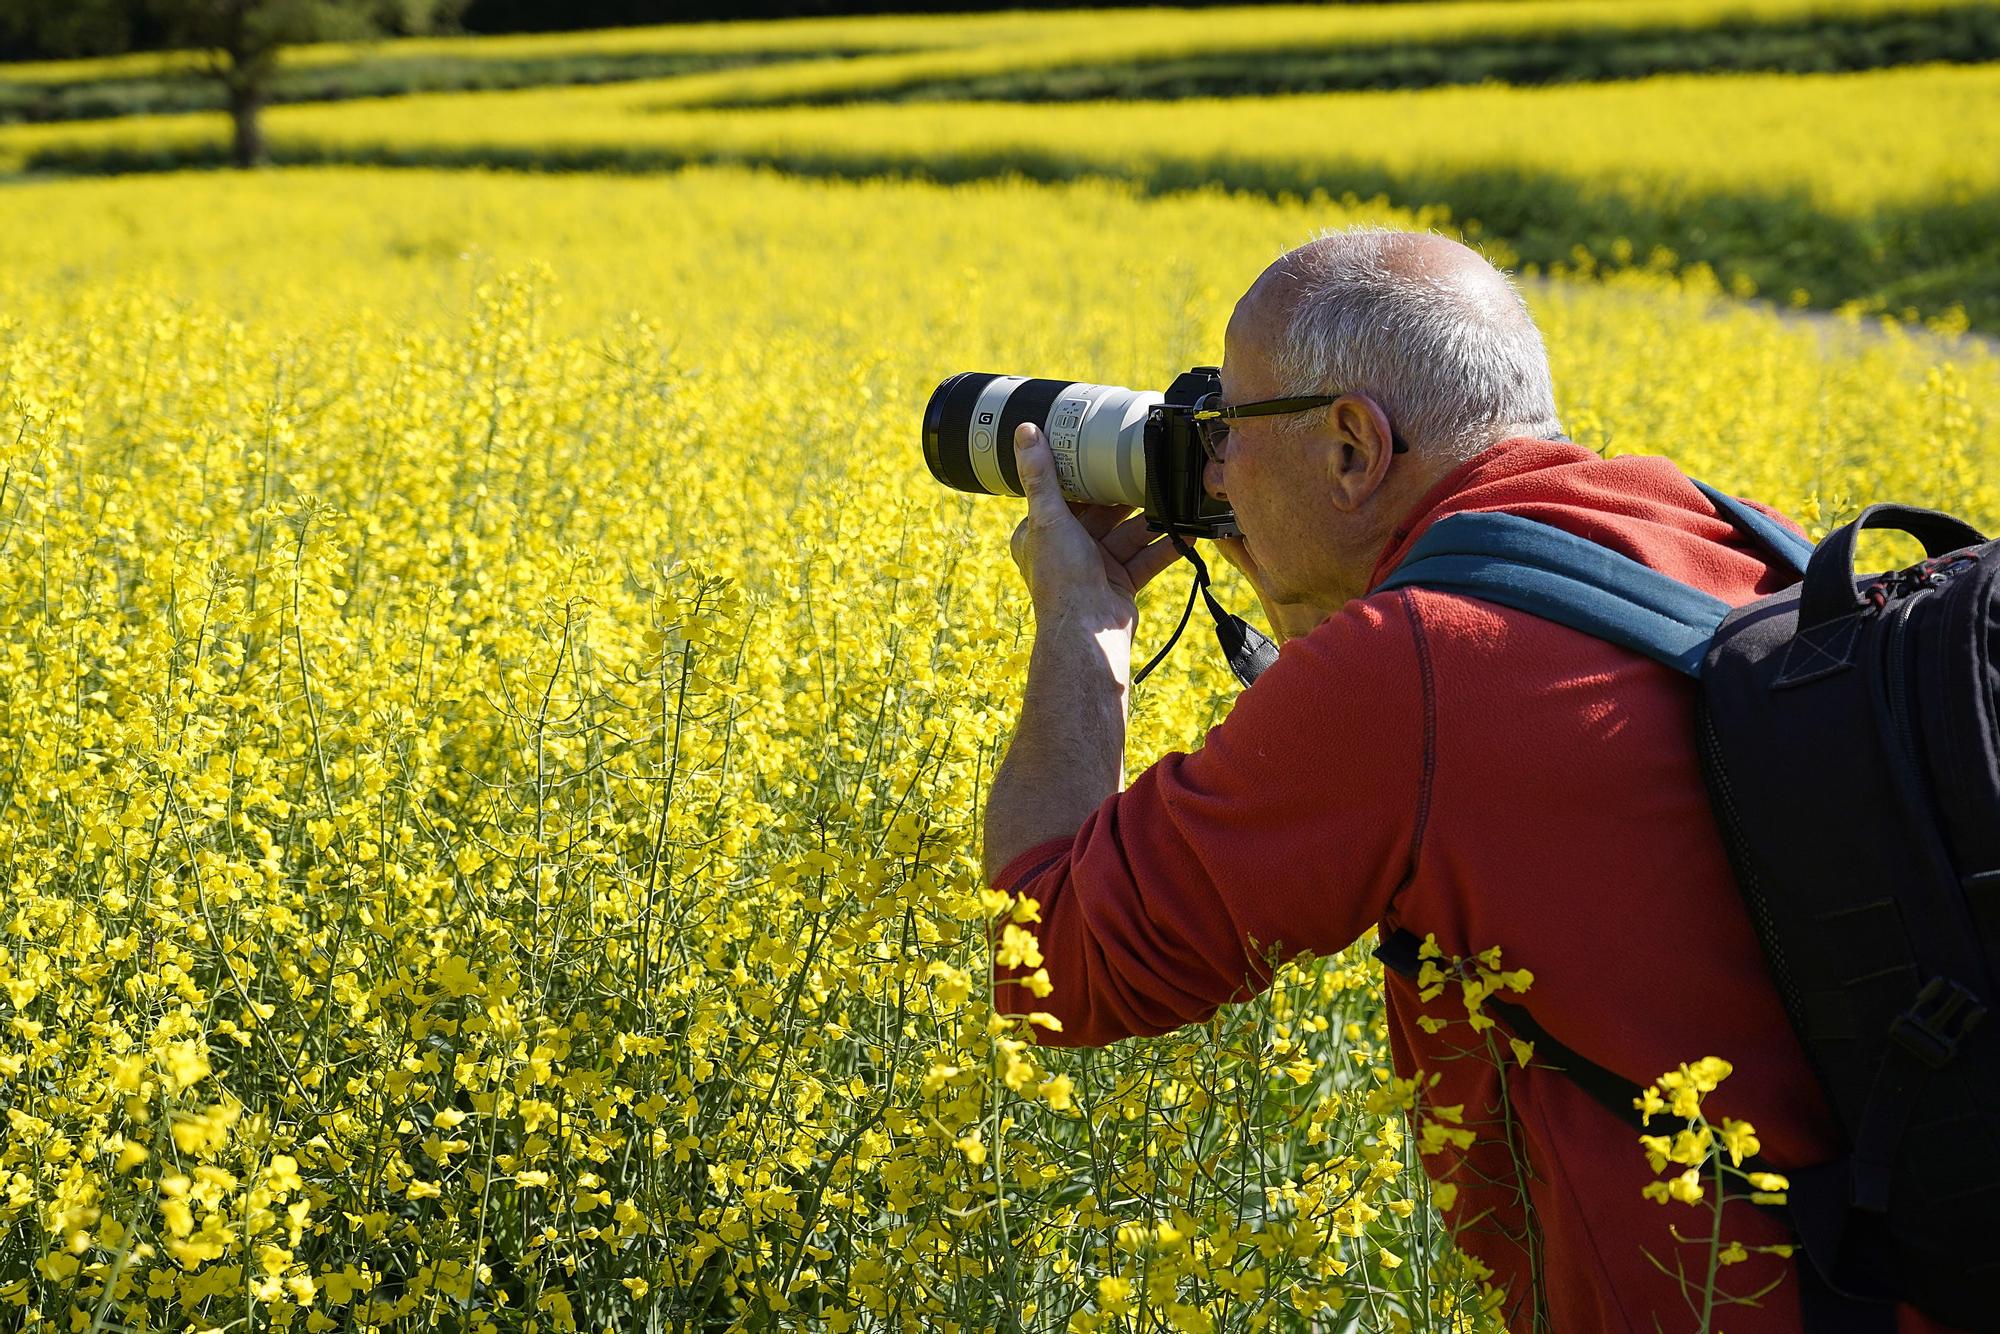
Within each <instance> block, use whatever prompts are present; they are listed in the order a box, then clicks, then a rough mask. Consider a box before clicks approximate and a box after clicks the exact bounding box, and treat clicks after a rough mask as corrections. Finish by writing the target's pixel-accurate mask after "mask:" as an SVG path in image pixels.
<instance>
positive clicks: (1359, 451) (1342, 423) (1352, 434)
mask: <svg viewBox="0 0 2000 1334" xmlns="http://www.w3.org/2000/svg"><path fill="white" fill-rule="evenodd" d="M1326 431H1327V435H1328V437H1329V439H1328V442H1327V443H1328V447H1329V451H1330V452H1329V454H1328V457H1327V473H1328V480H1329V481H1330V482H1331V483H1332V484H1333V493H1334V504H1335V506H1337V507H1338V508H1339V509H1341V510H1343V511H1345V512H1347V513H1350V514H1351V513H1353V512H1354V511H1356V510H1358V509H1360V508H1361V507H1362V506H1363V505H1365V504H1367V503H1368V499H1369V497H1371V496H1373V495H1374V494H1375V492H1376V491H1377V489H1379V488H1380V487H1381V485H1382V479H1383V478H1384V477H1386V476H1388V475H1389V458H1390V455H1391V454H1393V453H1394V452H1395V439H1394V436H1393V434H1392V433H1391V432H1390V430H1389V417H1388V414H1387V413H1385V412H1383V411H1382V406H1381V404H1379V403H1377V402H1376V401H1375V400H1374V399H1372V398H1370V397H1368V395H1366V394H1342V395H1341V396H1340V397H1339V398H1337V399H1335V400H1334V401H1333V403H1332V404H1331V405H1330V406H1329V407H1328V408H1327V410H1326Z"/></svg>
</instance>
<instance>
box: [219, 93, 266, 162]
mask: <svg viewBox="0 0 2000 1334" xmlns="http://www.w3.org/2000/svg"><path fill="white" fill-rule="evenodd" d="M263 110H264V89H263V87H262V86H261V85H257V84H249V83H239V82H237V81H235V80H231V81H230V84H229V118H230V119H231V120H232V121H234V122H235V123H236V141H235V146H234V148H233V149H232V151H231V161H233V162H234V163H235V164H236V165H237V166H238V167H240V168H243V169H245V170H248V169H249V168H251V167H261V166H263V165H264V164H265V163H266V162H268V161H270V154H269V152H267V151H266V149H265V147H264V124H263V121H262V120H261V119H260V116H261V114H262V112H263Z"/></svg>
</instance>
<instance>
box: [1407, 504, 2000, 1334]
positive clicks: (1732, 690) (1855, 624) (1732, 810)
mask: <svg viewBox="0 0 2000 1334" xmlns="http://www.w3.org/2000/svg"><path fill="white" fill-rule="evenodd" d="M1696 485H1697V486H1699V487H1701V490H1702V492H1703V493H1704V494H1705V495H1706V496H1707V497H1708V498H1709V500H1710V501H1711V502H1712V503H1713V504H1714V505H1715V507H1716V509H1717V511H1718V513H1720V514H1721V515H1723V516H1724V517H1726V518H1728V519H1729V520H1730V521H1731V522H1733V523H1734V524H1736V525H1737V527H1738V528H1739V529H1742V530H1744V531H1746V532H1748V533H1750V534H1752V535H1754V536H1755V537H1756V538H1757V539H1758V540H1759V541H1760V542H1761V543H1762V544H1763V545H1764V546H1766V547H1767V548H1769V549H1770V550H1771V551H1772V552H1773V553H1774V554H1775V555H1776V556H1777V557H1778V559H1779V560H1780V561H1782V562H1784V563H1785V564H1787V565H1789V566H1790V567H1791V568H1792V569H1794V570H1797V571H1798V572H1799V573H1800V574H1802V575H1803V578H1802V579H1801V580H1800V582H1798V583H1796V584H1794V585H1793V586H1791V587H1790V588H1787V589H1785V590H1784V591H1782V592H1778V593H1773V594H1771V595H1770V596H1768V597H1764V598H1760V599H1758V600H1756V601H1754V602H1751V603H1749V604H1747V605H1745V606H1742V607H1737V608H1734V609H1732V608H1730V607H1729V606H1728V605H1727V604H1725V603H1723V602H1721V601H1720V600H1718V599H1716V598H1714V597H1711V596H1709V595H1708V594H1706V593H1703V592H1701V591H1700V590H1697V589H1693V588H1689V587H1687V586H1686V585H1683V584H1681V583H1679V582H1677V581H1675V580H1673V579H1670V578H1668V577H1667V576H1665V575H1663V574H1660V573H1659V572H1657V571H1655V570H1652V569H1650V568H1648V567H1646V566H1644V565H1642V564H1640V563H1638V562H1636V561H1633V560H1631V559H1629V558H1627V557H1625V556H1623V555H1620V554H1619V553H1617V552H1614V551H1611V550H1609V549H1608V548H1606V547H1602V546H1599V545H1598V544H1596V543H1593V542H1590V541H1587V540H1585V539H1583V538H1579V537H1576V536H1574V535H1572V534H1570V533H1565V532H1562V531H1559V530H1557V529H1554V528H1551V527H1548V526H1546V525H1544V524H1539V523H1535V522H1533V521H1531V520H1528V519H1524V518H1521V517H1519V516H1517V515H1511V514H1489V513H1468V514H1454V515H1450V516H1447V517H1446V518H1443V519H1441V520H1439V521H1438V522H1437V523H1435V524H1433V525H1432V526H1431V527H1430V528H1429V529H1428V530H1427V531H1426V532H1425V534H1424V536H1423V537H1422V538H1421V539H1420V540H1419V541H1418V542H1417V544H1416V546H1415V547H1414V548H1413V549H1412V550H1411V552H1410V554H1409V555H1408V557H1406V558H1405V559H1404V560H1403V562H1402V563H1401V564H1400V565H1399V566H1398V567H1397V568H1396V570H1395V572H1394V573H1393V574H1391V576H1390V577H1389V578H1388V580H1386V581H1385V582H1384V583H1383V584H1381V585H1380V587H1379V589H1378V590H1377V591H1381V590H1386V589H1393V588H1400V587H1404V586H1408V585H1416V586H1420V587H1423V588H1429V589H1434V590H1438V591H1442V592H1450V593H1459V594H1464V595H1466V596H1469V597H1476V598H1479V599H1482V600H1484V601H1487V602H1493V603H1498V604H1499V605H1501V606H1506V607H1512V608H1515V609H1516V610H1520V611H1526V612H1531V613H1533V614H1535V615H1538V616H1542V617H1545V618H1547V619H1549V620H1553V621H1556V622H1558V623H1560V624H1563V625H1567V626H1570V627H1572V628H1574V629H1577V630H1581V631H1584V632H1586V633H1589V634H1592V635H1596V636H1598V637H1599V638H1602V639H1606V640H1609V641H1611V642H1613V643H1617V644H1620V645H1623V646H1624V647H1626V648H1629V649H1632V650H1634V651H1636V652H1639V653H1643V654H1646V655H1648V656H1650V657H1652V658H1654V659H1656V660H1658V661H1660V662H1663V663H1665V664H1667V665H1668V666H1671V667H1674V668H1675V669H1677V670H1679V671H1682V672H1685V673H1687V674H1688V675H1690V676H1693V677H1696V678H1697V679H1698V681H1699V703H1698V706H1697V710H1696V725H1695V734H1696V746H1697V748H1698V750H1699V753H1700V757H1701V767H1702V774H1703V777H1704V778H1705V779H1706V781H1707V785H1708V792H1709V798H1710V802H1711V804H1712V806H1713V807H1714V810H1715V815H1716V820H1717V822H1718V824H1719V825H1720V827H1721V831H1722V836H1723V840H1724V842H1725V843H1726V845H1727V846H1728V849H1729V857H1730V862H1731V864H1732V866H1733V867H1734V868H1735V872H1736V877H1737V881H1738V883H1739V885H1740V887H1741V889H1742V891H1743V901H1744V904H1745V905H1746V907H1747V908H1748V909H1749V913H1750V919H1751V921H1752V923H1753V924H1754V925H1755V927H1756V931H1757V935H1758V938H1759V939H1760V940H1761V941H1762V943H1763V947H1764V954H1765V957H1766V959H1767V960H1768V962H1769V964H1770V969H1771V975H1772V977H1773V979H1774V980H1775V981H1776V983H1777V987H1778V991H1779V993H1780V994H1781V995H1782V997H1783V998H1784V1004H1785V1009H1786V1012H1787V1014H1788V1015H1789V1016H1790V1018H1791V1022H1792V1026H1793V1028H1794V1029H1795V1030H1796V1031H1797V1034H1798V1037H1799V1040H1800V1042H1801V1043H1802V1044H1803V1045H1804V1047H1805V1051H1806V1055H1807V1057H1808V1058H1809V1060H1810V1061H1811V1063H1812V1067H1813V1069H1814V1071H1815V1073H1816V1074H1817V1075H1818V1078H1819V1083H1820V1086H1821V1088H1822V1089H1823V1090H1824V1092H1825V1094H1826V1099H1827V1102H1828V1105H1829V1106H1830V1107H1831V1108H1832V1111H1833V1114H1834V1117H1835V1119H1836V1120H1837V1121H1838V1123H1839V1126H1840V1129H1841V1132H1842V1134H1843V1136H1844V1138H1845V1145H1844V1151H1843V1153H1842V1155H1841V1156H1840V1157H1839V1158H1838V1159H1836V1160H1834V1161H1832V1162H1829V1163H1825V1164H1820V1165H1817V1166H1814V1167H1810V1168H1807V1169H1804V1170H1799V1169H1793V1170H1791V1171H1789V1172H1787V1173H1786V1175H1787V1176H1789V1177H1790V1178H1791V1189H1790V1191H1789V1193H1788V1200H1787V1203H1786V1205H1785V1213H1786V1215H1787V1217H1788V1218H1789V1220H1790V1222H1791V1225H1792V1227H1793V1229H1794V1231H1795V1232H1796V1234H1797V1236H1798V1239H1799V1241H1800V1243H1801V1245H1802V1247H1803V1249H1804V1250H1805V1252H1806V1254H1807V1255H1808V1256H1809V1257H1810V1260H1811V1263H1810V1264H1809V1265H1808V1264H1801V1265H1800V1266H1799V1275H1800V1282H1801V1294H1800V1295H1801V1300H1802V1302H1803V1304H1804V1309H1805V1312H1806V1319H1807V1327H1808V1328H1809V1329H1813V1330H1819V1329H1836V1328H1838V1329H1853V1330H1862V1329H1893V1328H1894V1327H1895V1306H1894V1303H1895V1302H1896V1301H1898V1300H1901V1301H1907V1302H1909V1303H1910V1304H1912V1305H1914V1306H1916V1307H1917V1308H1918V1309H1920V1310H1922V1311H1923V1312H1925V1313H1926V1314H1927V1315H1929V1316H1931V1317H1932V1318H1933V1319H1936V1320H1941V1321H1945V1322H1947V1323H1949V1324H1952V1325H1956V1326H1959V1327H1961V1328H1964V1329H1981V1328H1995V1327H1996V1321H1995V1314H1994V1312H1995V1309H1996V1305H2000V1023H1990V1022H1982V1021H1983V1020H1985V1019H1987V1018H1988V1015H1987V1011H1988V1010H1990V1009H1992V1008H1993V1007H1994V1005H1995V1002H1996V1001H1997V1000H2000V986H1996V982H2000V542H1988V541H1986V539H1985V538H1984V537H1982V536H1981V535H1980V534H1979V533H1978V532H1976V531H1975V530H1974V529H1972V528H1970V527H1969V526H1967V525H1966V524H1964V523H1961V522H1960V521H1958V520H1957V519H1954V518H1951V517H1950V516H1948V515H1944V514H1940V513H1938V512H1936V511H1934V510H1923V509H1912V508H1909V507H1906V506H1902V505H1873V506H1870V507H1869V508H1868V509H1866V510H1864V511H1862V513H1861V515H1860V517H1859V518H1857V519H1855V520H1854V522H1852V523H1850V524H1848V525H1846V526H1845V527H1843V528H1840V529H1837V530H1836V531H1834V532H1833V533H1830V534H1829V535H1828V536H1827V538H1826V540H1825V541H1824V542H1822V543H1820V544H1819V546H1818V547H1817V548H1815V547H1813V546H1812V544H1810V543H1808V542H1807V541H1805V540H1804V539H1803V538H1801V537H1799V536H1798V535H1797V534H1795V533H1793V532H1791V531H1790V530H1789V529H1787V528H1785V527H1784V526H1783V525H1781V524H1778V523H1776V522H1773V521H1772V520H1771V519H1770V518H1769V517H1768V516H1766V515H1764V514H1761V513H1759V512H1758V511H1756V510H1754V509H1752V508H1750V507H1749V506H1747V505H1744V504H1743V503H1742V502H1740V501H1737V500H1735V499H1733V498H1731V497H1729V496H1726V495H1723V494H1721V493H1720V492H1718V491H1715V490H1714V489H1712V488H1710V487H1708V486H1705V485H1702V484H1701V483H1698V482H1697V483H1696ZM1868 528H1896V529H1900V530H1902V531H1904V532H1906V533H1909V534H1911V535H1912V536H1914V537H1916V538H1918V539H1919V540H1920V541H1922V543H1923V544H1924V550H1925V552H1926V553H1927V554H1928V557H1929V558H1928V559H1927V560H1925V561H1923V562H1922V563H1921V564H1918V565H1913V566H1911V567H1909V568H1908V569H1903V570H1895V571H1891V572H1888V573H1883V574H1875V575H1869V576H1865V577H1861V578H1857V577H1856V576H1855V573H1854V544H1855V539H1856V537H1857V536H1858V535H1859V534H1860V533H1861V532H1862V530H1864V529H1868ZM1416 950H1417V941H1416V939H1415V938H1414V937H1413V936H1411V935H1410V934H1409V933H1408V932H1397V933H1395V934H1394V935H1392V936H1391V937H1390V938H1389V939H1387V940H1386V941H1384V943H1383V945H1382V947H1381V949H1379V950H1378V951H1377V953H1378V955H1380V956H1381V958H1382V959H1383V962H1384V963H1385V964H1386V965H1387V966H1389V967H1391V968H1393V969H1395V970H1397V971H1398V972H1403V973H1405V974H1407V975H1410V976H1414V975H1415V973H1416V971H1417V968H1418V966H1419V965H1418V961H1417V957H1416ZM1487 1005H1488V1007H1489V1008H1492V1009H1495V1010H1496V1011H1497V1014H1498V1017H1499V1018H1501V1019H1502V1021H1503V1022H1506V1023H1507V1024H1509V1025H1510V1026H1512V1027H1513V1028H1515V1029H1516V1030H1517V1031H1518V1032H1519V1033H1520V1035H1521V1036H1522V1037H1524V1038H1527V1039H1529V1040H1532V1041H1533V1042H1534V1043H1535V1049H1536V1053H1537V1060H1538V1062H1541V1063H1544V1064H1548V1065H1552V1066H1555V1067H1558V1068H1560V1069H1562V1071H1563V1072H1564V1073H1565V1074H1566V1075H1567V1076H1568V1077H1570V1078H1571V1079H1573V1080H1574V1081H1576V1082H1577V1083H1578V1084H1579V1085H1581V1086H1582V1087H1583V1088H1585V1089H1586V1090H1587V1091H1589V1092H1590V1093H1591V1094H1592V1095H1593V1096H1594V1097H1596V1098H1597V1100H1598V1101H1600V1102H1602V1103H1603V1104H1604V1105H1605V1106H1607V1107H1608V1108H1610V1109H1611V1110H1612V1111H1613V1112H1616V1113H1617V1114H1618V1115H1620V1116H1621V1117H1622V1118H1624V1119H1625V1120H1627V1121H1628V1122H1630V1123H1631V1124H1632V1125H1633V1126H1634V1127H1635V1130H1636V1128H1637V1126H1638V1125H1639V1119H1638V1118H1639V1114H1638V1112H1637V1110H1636V1109H1635V1108H1634V1106H1633V1101H1632V1100H1633V1099H1634V1098H1635V1097H1636V1096H1637V1094H1638V1091H1639V1090H1638V1088H1637V1086H1635V1085H1634V1084H1632V1083H1631V1082H1630V1081H1629V1080H1626V1079H1624V1078H1623V1077H1622V1076H1619V1075H1616V1074H1614V1073H1612V1072H1611V1071H1609V1070H1606V1069H1604V1068H1603V1067H1601V1066H1598V1065H1595V1064H1593V1063H1592V1062H1590V1061H1587V1060H1585V1059H1584V1058H1582V1057H1580V1056H1578V1055H1576V1053H1574V1052H1572V1051H1570V1050H1569V1049H1568V1048H1566V1047H1564V1046H1563V1045H1562V1044H1561V1042H1560V1041H1559V1039H1558V1038H1557V1037H1555V1036H1553V1035H1550V1034H1549V1033H1548V1032H1547V1031H1546V1030H1544V1029H1543V1028H1542V1027H1541V1026H1540V1025H1539V1024H1537V1023H1536V1022H1535V1021H1534V1019H1533V1017H1532V1016H1531V1015H1530V1014H1529V1013H1528V1012H1527V1011H1526V1010H1525V1009H1524V1008H1522V1007H1521V1006H1518V1005H1508V1004H1505V1003H1500V1002H1496V1001H1493V1000H1489V1001H1488V1002H1487ZM1706 1054H1707V1053H1692V1054H1691V1055H1706ZM1660 1121H1661V1117H1659V1116H1658V1115H1657V1114H1656V1115H1655V1116H1654V1118H1653V1124H1652V1126H1651V1127H1650V1129H1651V1131H1652V1132H1653V1133H1659V1132H1660ZM1673 1128H1674V1127H1673V1126H1672V1124H1669V1127H1668V1131H1667V1133H1672V1130H1673Z"/></svg>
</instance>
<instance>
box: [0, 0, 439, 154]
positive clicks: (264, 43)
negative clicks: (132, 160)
mask: <svg viewBox="0 0 2000 1334" xmlns="http://www.w3.org/2000/svg"><path fill="white" fill-rule="evenodd" d="M467 2H468V0H0V48H4V47H5V46H7V45H8V44H9V43H14V42H24V43H25V44H26V45H27V46H29V47H30V48H34V49H38V50H39V51H41V52H42V53H45V54H47V55H52V56H108V55H117V54H119V53H120V52H123V51H129V50H135V49H151V48H153V47H157V46H173V47H191V48H194V49H197V50H200V51H202V52H204V53H205V56H206V59H205V63H204V65H203V69H204V71H205V72H206V73H207V74H208V75H209V76H211V77H213V78H215V79H216V80H218V81H219V82H220V83H221V84H222V87H223V90H224V93H225V98H226V101H227V104H228V107H229V116H230V119H231V120H232V121H233V122H234V123H235V146H234V150H233V157H234V160H235V162H236V165H237V166H239V167H254V166H257V165H259V164H261V163H262V162H263V161H264V160H265V158H266V156H267V155H266V153H265V149H264V132H263V128H262V125H261V123H260V122H259V119H258V116H259V113H260V112H262V111H263V109H264V106H265V104H266V103H267V102H269V101H270V100H271V83H272V80H273V79H274V78H275V77H276V75H277V72H278V53H279V52H280V51H282V50H283V49H284V48H285V47H287V46H292V45H296V44H298V43H301V42H332V41H343V40H346V41H358V40H363V39H366V38H370V37H381V36H387V35H390V34H400V33H420V32H430V31H432V30H433V29H435V28H437V27H439V26H440V25H443V24H446V23H450V22H452V21H454V20H456V19H457V17H458V15H459V14H460V13H461V12H462V11H463V10H464V9H465V6H466V4H467Z"/></svg>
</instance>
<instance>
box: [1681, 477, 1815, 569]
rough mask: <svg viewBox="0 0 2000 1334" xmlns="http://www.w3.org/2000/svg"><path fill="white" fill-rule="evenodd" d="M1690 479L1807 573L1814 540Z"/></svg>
mask: <svg viewBox="0 0 2000 1334" xmlns="http://www.w3.org/2000/svg"><path fill="white" fill-rule="evenodd" d="M1688 480H1689V481H1690V482H1694V485H1695V489H1696V490H1698V491H1700V492H1701V493H1702V494H1703V495H1704V496H1707V497H1708V502H1709V504H1711V505H1713V506H1715V508H1716V509H1717V510H1719V511H1720V512H1721V514H1722V517H1723V518H1725V519H1727V520H1729V521H1730V522H1731V523H1733V524H1735V525H1736V526H1737V527H1738V528H1740V529H1742V530H1743V531H1744V532H1746V533H1749V534H1750V535H1751V536H1752V537H1755V538H1757V539H1758V540H1759V541H1761V542H1762V543H1763V544H1764V545H1765V546H1767V547H1769V548H1770V549H1771V550H1772V552H1774V553H1775V554H1776V555H1777V556H1778V558H1779V559H1780V560H1782V561H1784V562H1785V564H1787V565H1789V566H1791V567H1792V569H1793V570H1794V571H1796V572H1797V573H1799V574H1804V573H1805V572H1806V564H1807V563H1808V562H1809V561H1811V560H1812V554H1813V544H1812V543H1810V542H1808V541H1807V540H1806V539H1805V538H1803V537H1800V536H1799V535H1798V534H1797V533H1795V532H1793V531H1792V530H1791V529H1789V528H1787V527H1785V525H1783V524H1781V523H1779V522H1778V521H1777V520H1776V519H1773V518H1772V517H1771V516H1770V515H1768V514H1765V513H1764V512H1763V511H1761V510H1756V509H1752V508H1751V507H1750V506H1748V505H1746V504H1744V503H1743V502H1742V501H1740V500H1738V499H1737V498H1736V497H1735V496H1732V495H1727V494H1725V493H1723V492H1721V491H1718V490H1716V489H1715V488H1714V487H1712V486H1710V485H1709V484H1708V483H1707V482H1695V481H1694V478H1692V477H1690V478H1688Z"/></svg>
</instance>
